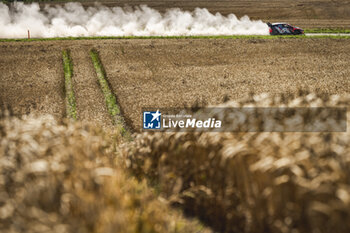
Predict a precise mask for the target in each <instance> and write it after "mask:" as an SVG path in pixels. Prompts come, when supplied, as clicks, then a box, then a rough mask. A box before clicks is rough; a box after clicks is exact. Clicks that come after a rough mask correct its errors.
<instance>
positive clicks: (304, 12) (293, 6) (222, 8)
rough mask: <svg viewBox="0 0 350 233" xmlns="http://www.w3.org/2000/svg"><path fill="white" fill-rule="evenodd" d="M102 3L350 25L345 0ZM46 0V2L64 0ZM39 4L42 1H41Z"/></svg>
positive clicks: (301, 23) (328, 25)
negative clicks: (197, 9) (202, 10)
mask: <svg viewBox="0 0 350 233" xmlns="http://www.w3.org/2000/svg"><path fill="white" fill-rule="evenodd" d="M80 2H81V3H82V4H83V5H84V6H94V5H95V2H96V1H90V0H87V1H84V0H82V1H80ZM97 2H100V3H101V4H103V5H106V6H139V5H142V4H144V5H148V6H150V7H152V8H154V9H157V10H159V11H161V12H164V11H165V10H166V9H169V8H180V9H182V10H188V11H193V10H194V9H195V8H196V7H200V8H207V9H208V10H209V11H210V12H212V13H214V14H215V13H217V12H220V13H221V14H223V15H228V14H231V13H233V14H235V15H236V16H237V17H242V16H244V15H248V16H249V17H250V18H252V19H261V20H263V21H266V22H267V21H271V22H279V21H282V22H285V21H287V22H288V23H291V24H295V25H297V26H300V27H303V28H350V2H349V1H347V0H336V1H329V0H296V1H290V0H275V1H268V0H248V1H245V0H217V1H211V0H191V1H187V0H118V1H116V0H115V1H113V0H102V1H101V0H98V1H97ZM64 3H66V2H61V3H57V2H55V3H50V4H64ZM42 6H44V4H43V3H42Z"/></svg>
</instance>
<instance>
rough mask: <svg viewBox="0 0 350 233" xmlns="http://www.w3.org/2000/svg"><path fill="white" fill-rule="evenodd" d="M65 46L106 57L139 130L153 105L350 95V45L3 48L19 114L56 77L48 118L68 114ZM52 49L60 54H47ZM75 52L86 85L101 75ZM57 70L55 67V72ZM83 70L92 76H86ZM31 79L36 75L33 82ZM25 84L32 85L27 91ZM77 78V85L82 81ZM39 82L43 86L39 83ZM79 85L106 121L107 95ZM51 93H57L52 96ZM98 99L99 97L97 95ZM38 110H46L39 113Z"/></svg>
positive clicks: (209, 42)
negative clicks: (301, 93)
mask: <svg viewBox="0 0 350 233" xmlns="http://www.w3.org/2000/svg"><path fill="white" fill-rule="evenodd" d="M42 47H47V48H48V49H45V50H44V51H45V52H43V51H40V50H43V49H42ZM62 48H67V49H71V50H72V51H73V52H74V54H76V55H77V54H79V53H83V54H84V53H88V51H89V50H90V49H92V48H95V49H97V50H98V51H99V53H100V58H101V61H102V64H103V66H104V68H105V70H106V74H107V78H108V81H109V82H110V84H111V87H112V89H113V91H114V94H115V95H116V96H117V100H118V103H119V105H120V107H121V110H122V112H123V113H124V117H125V119H126V121H127V124H128V125H129V126H130V127H131V128H133V129H135V130H139V129H140V123H141V122H140V118H141V117H140V116H141V108H142V107H147V106H150V107H183V106H192V105H194V104H197V105H205V104H218V103H221V102H222V101H223V100H227V99H239V98H242V97H245V96H247V95H248V94H249V93H250V92H253V93H262V92H267V93H294V92H296V91H297V90H298V89H299V88H303V89H308V90H310V91H316V92H324V93H329V94H341V93H348V92H349V90H350V79H349V77H350V67H349V65H348V61H349V60H350V54H349V53H348V52H347V51H349V50H350V43H349V40H348V39H326V38H323V39H317V38H300V39H295V38H294V39H272V40H268V39H169V40H166V39H153V40H99V41H89V40H84V41H37V42H31V43H22V42H3V43H1V47H0V52H1V54H4V56H2V57H1V58H0V59H1V67H0V72H1V74H3V76H4V78H3V79H2V80H4V81H3V82H1V84H0V85H1V89H2V90H3V91H2V92H1V98H2V101H3V102H5V103H6V104H9V105H10V106H12V108H14V110H15V113H19V114H26V113H28V112H30V108H29V107H28V106H30V103H31V102H30V101H29V100H31V101H32V103H36V104H38V103H39V104H40V103H41V102H42V100H41V99H40V98H39V99H38V100H37V99H36V98H37V97H36V96H38V93H40V91H38V90H37V88H39V87H40V86H41V85H42V83H41V82H39V81H38V79H37V78H36V77H37V76H34V75H35V74H37V75H38V74H39V75H40V77H41V73H44V72H50V74H51V75H52V78H48V77H49V76H48V75H45V77H44V83H45V79H47V82H49V83H50V82H52V84H56V85H55V86H54V87H51V86H50V87H49V88H52V91H49V90H50V89H49V88H48V87H47V86H44V87H45V88H44V89H43V90H42V91H44V93H47V95H46V96H47V97H46V98H51V99H50V100H51V101H53V100H55V101H56V99H58V100H59V101H58V102H53V104H42V105H40V106H43V110H42V111H41V113H45V112H48V113H51V112H53V114H55V111H54V110H51V112H50V111H47V110H46V109H55V108H56V109H59V110H60V111H61V112H59V113H60V114H63V112H64V102H63V100H64V95H63V93H61V95H59V93H60V92H61V90H63V70H62V65H61V59H62V58H61V49H62ZM19 49H20V51H19ZM33 51H36V53H39V54H41V57H40V59H37V60H35V61H33V63H34V65H33V63H31V62H30V61H32V60H30V56H29V55H27V54H29V53H33ZM46 51H47V52H48V53H49V52H50V53H51V54H53V55H49V54H46ZM53 51H55V52H56V53H55V52H53ZM78 51H79V52H78ZM23 54H24V57H25V58H26V60H19V61H18V62H20V63H21V62H22V64H21V67H19V66H16V65H15V63H14V61H17V58H18V57H19V56H21V55H23ZM74 54H73V55H72V59H73V63H74V64H75V66H77V67H78V68H77V72H78V73H77V75H78V77H79V79H80V78H83V77H84V78H86V77H87V76H86V75H85V71H88V72H89V74H88V75H89V77H90V76H91V75H95V73H94V72H93V66H92V63H90V62H91V61H87V60H84V59H88V58H86V57H85V58H84V59H82V63H81V64H78V63H80V62H79V60H80V58H83V57H80V55H79V56H77V58H75V57H74V56H75V55H74ZM25 55H26V56H25ZM84 56H86V54H84ZM47 57H49V59H48V58H47ZM50 57H51V59H52V58H53V57H54V58H55V59H57V60H55V62H56V63H55V64H51V63H50V62H51V60H50ZM5 58H6V59H5ZM24 61H26V62H24ZM17 64H18V63H17ZM51 67H54V69H50V68H51ZM73 69H75V68H74V67H73ZM16 70H17V73H16ZM14 71H15V72H14ZM23 71H26V72H23ZM83 71H84V75H82V73H81V72H83ZM90 72H92V74H91V73H90ZM28 73H29V74H30V75H31V76H28ZM80 73H81V74H80ZM14 74H16V75H14ZM28 77H31V78H28ZM23 79H25V80H27V82H28V83H27V85H26V86H25V87H24V86H23V82H22V80H23ZM40 80H42V78H41V79H40ZM73 80H75V77H74V75H73ZM84 80H85V79H84ZM89 80H90V81H89V82H94V81H92V79H90V78H89ZM30 81H31V82H30ZM77 81H78V80H77ZM33 82H37V83H39V84H38V85H34V84H33ZM79 82H80V81H78V82H77V83H75V84H77V85H76V87H75V88H78V89H77V91H76V95H77V99H79V100H82V98H83V99H84V101H86V102H85V103H86V104H87V103H88V102H89V103H90V101H95V100H93V99H96V101H99V103H100V104H99V105H96V109H95V110H92V111H94V113H95V114H93V113H90V112H89V113H86V114H91V115H89V117H90V118H88V119H89V121H90V120H91V119H92V117H93V118H94V120H96V121H100V120H101V117H105V116H106V115H105V114H106V113H105V110H104V108H103V107H102V105H101V103H102V101H103V99H102V100H101V96H100V95H99V94H97V93H98V91H99V90H95V91H93V92H86V93H89V94H86V95H89V98H87V96H85V95H84V93H81V92H82V88H84V86H80V84H79ZM89 82H88V81H86V82H83V83H81V85H83V84H84V85H89V87H91V88H92V86H95V87H96V85H97V80H96V85H95V84H93V83H90V84H89ZM30 85H32V87H30ZM60 85H61V88H60ZM90 85H91V86H90ZM27 86H28V87H29V88H27ZM34 90H35V92H34ZM18 93H20V95H19V94H18ZM33 93H35V94H33ZM48 93H50V95H49V96H48ZM55 93H56V94H55ZM91 93H95V94H96V96H95V94H91ZM83 95H84V96H83ZM97 95H98V96H97ZM55 96H56V97H55ZM90 97H91V98H90ZM34 100H35V101H34ZM79 100H77V102H79ZM18 103H20V104H18ZM49 103H51V102H49ZM77 105H79V103H77ZM20 106H21V107H20ZM98 106H100V107H98ZM93 107H94V106H90V107H89V108H93ZM78 108H79V106H78ZM94 108H95V107H94ZM36 109H37V111H38V108H36ZM26 110H28V111H26ZM34 110H35V109H34ZM39 110H40V108H39ZM45 110H46V111H45ZM84 111H85V110H80V111H79V110H78V115H79V114H85V113H84ZM56 112H57V111H56ZM82 112H83V113H82ZM97 112H98V113H97ZM56 115H57V113H56ZM60 116H62V115H60ZM103 119H109V118H103ZM107 121H109V120H106V122H107Z"/></svg>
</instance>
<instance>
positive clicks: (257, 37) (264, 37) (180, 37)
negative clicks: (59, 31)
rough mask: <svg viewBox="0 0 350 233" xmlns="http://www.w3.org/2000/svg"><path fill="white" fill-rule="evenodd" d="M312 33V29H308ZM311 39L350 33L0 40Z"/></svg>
mask: <svg viewBox="0 0 350 233" xmlns="http://www.w3.org/2000/svg"><path fill="white" fill-rule="evenodd" d="M306 32H307V33H310V32H312V31H306ZM300 38H302V39H310V38H333V39H350V34H349V35H341V36H336V35H322V36H317V37H310V36H300V35H299V36H297V35H294V36H270V35H266V36H256V35H240V36H232V35H231V36H98V37H55V38H32V39H0V42H31V41H57V40H131V39H133V40H134V39H300Z"/></svg>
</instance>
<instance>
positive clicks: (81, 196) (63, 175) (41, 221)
mask: <svg viewBox="0 0 350 233" xmlns="http://www.w3.org/2000/svg"><path fill="white" fill-rule="evenodd" d="M118 135H120V134H119V133H118V132H116V133H113V132H110V133H106V132H103V131H102V130H100V129H97V128H94V127H90V126H87V125H81V124H79V123H70V122H66V123H63V124H58V123H57V122H56V121H55V120H54V119H53V118H52V117H51V116H43V117H39V118H33V117H31V116H29V117H24V119H18V118H15V117H8V116H2V118H1V117H0V136H1V139H0V232H2V233H3V232H57V233H59V232H62V233H66V232H74V233H80V232H123V233H124V232H125V233H128V232H140V233H141V232H159V233H163V232H183V233H187V232H211V231H209V230H206V229H205V228H203V227H202V226H201V225H200V224H199V223H198V222H197V221H194V220H193V221H190V220H186V219H184V218H183V217H182V215H181V214H180V213H179V212H177V211H174V210H171V209H169V207H168V206H167V204H166V203H164V201H161V199H157V197H156V196H155V194H154V193H152V191H151V190H150V189H149V188H148V187H147V185H146V183H145V182H144V181H136V180H135V179H133V178H131V177H129V176H128V175H127V174H126V173H125V172H124V171H123V169H122V168H121V166H119V165H118V164H120V162H118V159H117V158H116V153H115V151H116V149H117V146H118V144H119V143H120V142H121V138H120V136H118Z"/></svg>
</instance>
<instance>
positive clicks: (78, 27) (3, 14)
mask: <svg viewBox="0 0 350 233" xmlns="http://www.w3.org/2000/svg"><path fill="white" fill-rule="evenodd" d="M28 30H29V31H30V34H31V36H32V37H36V38H42V37H45V38H48V37H78V36H196V35H267V34H268V26H267V25H266V24H265V23H263V22H262V21H260V20H258V21H254V20H250V19H249V17H248V16H244V17H242V18H240V19H238V18H237V17H236V16H235V15H234V14H230V15H228V16H227V17H225V16H223V15H221V14H220V13H216V14H212V13H210V12H209V11H208V10H207V9H201V8H196V9H195V10H194V11H193V12H189V11H182V10H180V9H169V10H167V11H166V12H165V13H160V12H159V11H157V10H154V9H152V8H149V7H147V6H145V5H141V6H139V7H134V8H131V7H124V8H121V7H105V6H99V5H96V6H94V7H88V8H84V7H83V6H82V5H81V4H80V3H67V4H65V5H63V6H58V5H57V6H46V7H44V8H42V9H40V7H39V5H38V4H37V3H31V4H23V3H14V4H13V5H11V6H8V5H5V4H3V3H0V38H26V37H27V31H28Z"/></svg>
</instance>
